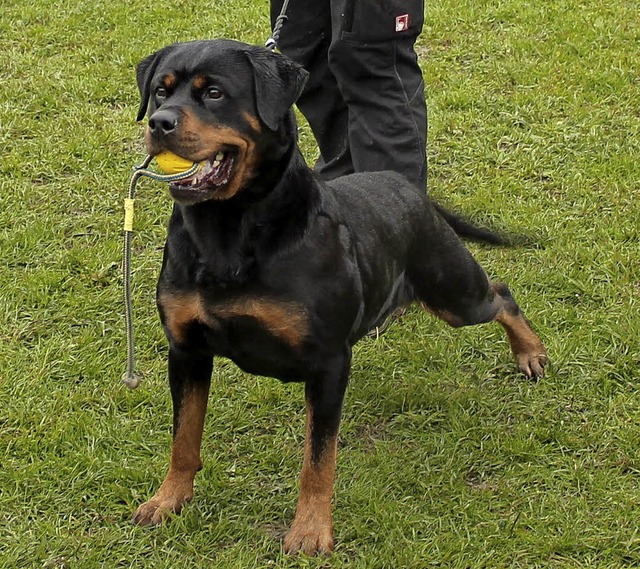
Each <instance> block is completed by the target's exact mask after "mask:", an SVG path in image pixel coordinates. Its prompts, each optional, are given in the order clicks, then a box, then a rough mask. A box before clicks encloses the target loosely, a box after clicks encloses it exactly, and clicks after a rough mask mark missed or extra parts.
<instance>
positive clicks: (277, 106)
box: [247, 48, 309, 131]
mask: <svg viewBox="0 0 640 569" xmlns="http://www.w3.org/2000/svg"><path fill="white" fill-rule="evenodd" d="M247 56H248V59H249V62H250V63H251V66H252V68H253V85H254V92H255V97H256V107H257V110H258V115H259V116H260V119H261V120H262V122H263V123H264V124H265V125H267V127H268V128H269V129H270V130H273V131H276V130H278V126H279V125H280V123H281V121H282V118H283V117H284V116H285V115H286V114H287V112H288V111H289V109H290V108H291V106H292V105H293V103H295V102H296V100H297V99H298V97H299V96H300V94H301V93H302V90H303V89H304V86H305V84H306V82H307V79H308V78H309V74H308V73H307V72H306V71H305V70H304V69H303V68H302V67H301V66H300V65H298V64H297V63H295V62H293V61H292V60H291V59H289V58H288V57H286V56H284V55H281V54H279V53H273V52H271V51H268V50H266V49H261V48H258V49H255V50H252V51H249V52H247Z"/></svg>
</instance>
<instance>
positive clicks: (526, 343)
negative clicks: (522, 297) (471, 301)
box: [495, 309, 548, 378]
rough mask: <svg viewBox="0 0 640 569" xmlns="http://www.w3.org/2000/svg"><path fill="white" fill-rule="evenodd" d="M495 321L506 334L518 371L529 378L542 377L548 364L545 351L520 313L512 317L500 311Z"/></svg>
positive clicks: (504, 311) (506, 312) (503, 310)
mask: <svg viewBox="0 0 640 569" xmlns="http://www.w3.org/2000/svg"><path fill="white" fill-rule="evenodd" d="M495 319H496V320H497V321H498V322H499V323H500V324H501V325H502V326H503V327H504V329H505V330H506V332H507V337H508V338H509V344H510V345H511V351H512V352H513V355H514V356H515V358H516V361H517V362H518V367H519V368H520V370H521V371H522V372H523V373H524V374H525V375H526V376H527V377H529V378H538V377H542V376H543V375H544V366H545V365H546V364H547V362H548V357H547V350H546V348H545V347H544V345H543V344H542V341H541V340H540V338H539V337H538V335H537V334H536V333H535V332H534V331H533V330H532V329H531V326H530V325H529V322H527V320H526V318H525V317H524V316H523V315H522V313H521V312H519V313H518V314H516V315H513V314H511V313H509V311H508V310H506V309H502V310H500V311H499V312H498V314H497V315H496V318H495Z"/></svg>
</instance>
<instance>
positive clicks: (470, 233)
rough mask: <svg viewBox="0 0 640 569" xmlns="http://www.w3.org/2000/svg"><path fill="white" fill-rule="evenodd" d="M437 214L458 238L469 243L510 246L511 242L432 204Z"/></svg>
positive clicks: (436, 204)
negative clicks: (477, 242) (469, 241)
mask: <svg viewBox="0 0 640 569" xmlns="http://www.w3.org/2000/svg"><path fill="white" fill-rule="evenodd" d="M433 205H434V206H435V208H436V210H437V211H438V213H439V214H440V215H441V216H442V217H443V218H444V220H445V221H446V222H447V223H448V224H449V225H450V226H451V229H453V230H454V231H455V232H456V233H457V234H458V235H459V236H460V237H462V238H464V239H469V240H471V241H479V242H481V243H490V244H491V245H502V246H509V245H512V244H513V243H512V240H511V239H509V238H507V237H503V236H502V235H498V234H497V233H494V232H493V231H490V230H489V229H484V228H483V227H477V226H475V225H473V224H472V223H470V222H468V221H466V220H464V219H462V218H461V217H459V216H458V215H456V214H455V213H452V212H450V211H449V210H447V209H445V208H444V207H443V206H441V205H440V204H438V203H435V202H434V204H433Z"/></svg>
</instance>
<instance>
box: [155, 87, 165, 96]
mask: <svg viewBox="0 0 640 569" xmlns="http://www.w3.org/2000/svg"><path fill="white" fill-rule="evenodd" d="M166 96H167V90H166V89H165V88H164V87H158V88H157V89H156V98H158V99H164V98H166Z"/></svg>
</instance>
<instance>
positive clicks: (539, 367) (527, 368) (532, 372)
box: [515, 344, 549, 379]
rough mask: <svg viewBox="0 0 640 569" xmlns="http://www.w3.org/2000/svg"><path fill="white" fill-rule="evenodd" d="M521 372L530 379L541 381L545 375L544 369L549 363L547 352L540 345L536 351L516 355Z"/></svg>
mask: <svg viewBox="0 0 640 569" xmlns="http://www.w3.org/2000/svg"><path fill="white" fill-rule="evenodd" d="M515 356H516V361H517V362H518V367H519V368H520V371H521V372H522V373H524V375H525V376H526V377H527V378H528V379H540V378H541V377H542V376H543V375H544V367H545V366H546V365H547V363H548V362H549V357H548V356H547V351H546V350H545V348H544V346H543V345H542V344H540V345H539V346H536V347H535V348H534V349H531V350H528V351H526V352H520V353H517V354H515Z"/></svg>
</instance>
